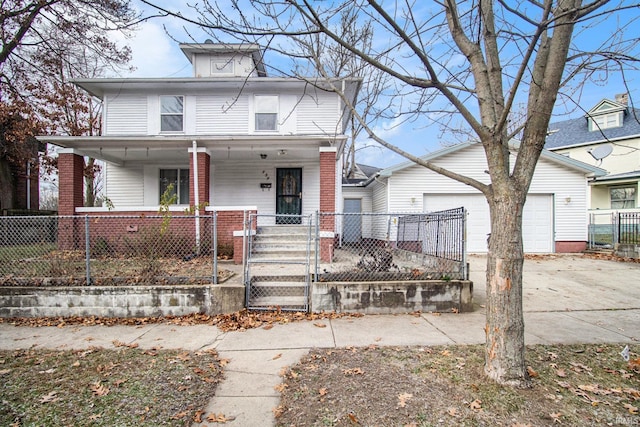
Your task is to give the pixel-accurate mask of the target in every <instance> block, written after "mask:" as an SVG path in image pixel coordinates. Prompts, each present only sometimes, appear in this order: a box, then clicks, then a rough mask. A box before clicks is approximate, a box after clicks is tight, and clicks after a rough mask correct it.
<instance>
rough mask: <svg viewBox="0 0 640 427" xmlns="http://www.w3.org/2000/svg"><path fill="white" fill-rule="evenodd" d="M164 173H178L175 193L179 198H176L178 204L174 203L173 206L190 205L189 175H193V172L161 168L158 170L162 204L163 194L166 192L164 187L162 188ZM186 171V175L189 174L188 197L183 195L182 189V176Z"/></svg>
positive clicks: (182, 169) (159, 195) (183, 169)
mask: <svg viewBox="0 0 640 427" xmlns="http://www.w3.org/2000/svg"><path fill="white" fill-rule="evenodd" d="M162 171H176V172H177V173H176V177H177V185H175V186H174V191H175V194H176V196H177V198H176V203H173V205H189V203H190V202H189V187H190V184H189V175H190V174H191V172H190V171H189V168H160V169H159V170H158V184H159V187H158V189H159V194H158V202H160V199H162V193H163V192H164V191H163V190H162V187H163V186H162ZM185 171H186V174H187V177H186V178H187V188H186V192H187V194H186V195H185V194H183V193H184V192H183V191H182V190H181V188H180V178H181V175H182V174H183V173H185ZM169 184H172V183H169ZM185 198H186V199H185Z"/></svg>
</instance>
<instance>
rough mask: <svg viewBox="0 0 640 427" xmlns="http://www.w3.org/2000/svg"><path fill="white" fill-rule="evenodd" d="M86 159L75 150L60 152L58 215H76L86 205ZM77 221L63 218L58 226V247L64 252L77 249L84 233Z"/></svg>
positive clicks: (67, 149)
mask: <svg viewBox="0 0 640 427" xmlns="http://www.w3.org/2000/svg"><path fill="white" fill-rule="evenodd" d="M83 189H84V158H83V157H82V156H81V155H79V154H77V152H76V151H75V150H74V149H70V148H63V149H61V150H60V151H59V152H58V215H65V216H67V215H75V214H76V208H80V207H82V206H83V205H84V191H83ZM76 223H77V221H74V220H73V219H70V218H61V219H60V222H59V224H58V246H59V248H60V249H62V250H72V249H76V245H77V244H78V242H79V241H80V232H81V231H82V230H81V229H80V227H79V225H78V224H76Z"/></svg>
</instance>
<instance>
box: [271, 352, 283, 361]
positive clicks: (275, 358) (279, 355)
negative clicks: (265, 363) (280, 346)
mask: <svg viewBox="0 0 640 427" xmlns="http://www.w3.org/2000/svg"><path fill="white" fill-rule="evenodd" d="M281 357H282V353H278V354H276V355H275V356H273V357H272V358H271V360H278V359H280V358H281Z"/></svg>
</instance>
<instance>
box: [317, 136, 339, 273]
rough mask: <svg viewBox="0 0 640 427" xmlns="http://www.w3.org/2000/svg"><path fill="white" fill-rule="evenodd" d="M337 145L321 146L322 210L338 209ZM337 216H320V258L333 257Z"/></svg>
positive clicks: (327, 259)
mask: <svg viewBox="0 0 640 427" xmlns="http://www.w3.org/2000/svg"><path fill="white" fill-rule="evenodd" d="M337 152H338V149H337V148H336V147H320V212H321V213H322V212H330V213H333V212H335V211H336V155H337ZM334 237H335V217H334V216H332V215H321V216H320V259H321V260H322V261H325V262H330V261H331V260H332V258H333V244H334Z"/></svg>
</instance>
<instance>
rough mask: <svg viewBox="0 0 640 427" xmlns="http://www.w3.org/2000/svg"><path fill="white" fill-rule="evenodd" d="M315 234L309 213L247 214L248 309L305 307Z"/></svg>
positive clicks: (246, 280) (306, 305) (245, 267)
mask: <svg viewBox="0 0 640 427" xmlns="http://www.w3.org/2000/svg"><path fill="white" fill-rule="evenodd" d="M316 234H317V233H316V230H315V224H314V221H313V215H261V214H251V215H249V218H248V220H247V221H246V225H245V232H244V235H245V245H244V246H245V247H244V250H245V257H244V259H245V265H244V283H245V288H246V305H247V308H248V309H251V310H270V309H275V308H279V309H281V310H291V311H308V309H309V288H310V284H311V273H310V272H311V264H312V262H314V260H315V253H316V243H315V242H316V239H315V236H316Z"/></svg>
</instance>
